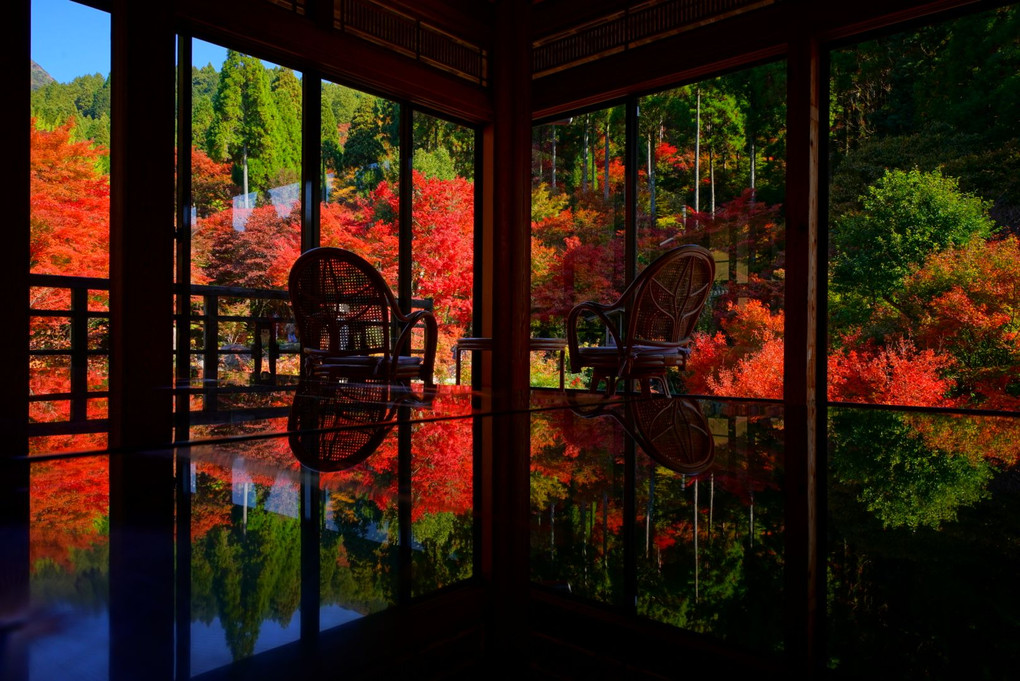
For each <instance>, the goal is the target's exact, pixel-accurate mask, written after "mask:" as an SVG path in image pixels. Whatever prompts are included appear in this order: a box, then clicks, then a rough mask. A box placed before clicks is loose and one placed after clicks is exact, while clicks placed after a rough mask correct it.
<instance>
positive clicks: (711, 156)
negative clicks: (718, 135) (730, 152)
mask: <svg viewBox="0 0 1020 681" xmlns="http://www.w3.org/2000/svg"><path fill="white" fill-rule="evenodd" d="M708 185H709V187H710V188H711V193H710V195H709V204H708V206H709V207H708V212H709V213H710V214H711V215H712V216H713V217H714V216H715V150H714V149H713V147H709V148H708Z"/></svg>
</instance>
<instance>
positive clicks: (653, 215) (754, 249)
mask: <svg viewBox="0 0 1020 681" xmlns="http://www.w3.org/2000/svg"><path fill="white" fill-rule="evenodd" d="M639 113H640V117H639V124H638V135H637V139H638V146H639V149H638V151H639V153H638V159H639V168H638V172H637V181H638V188H637V192H636V197H637V214H638V218H637V223H638V224H637V270H638V271H640V269H641V268H642V267H644V266H645V265H647V264H648V263H650V262H651V261H652V260H654V259H655V258H656V257H658V256H659V255H661V254H662V253H664V252H665V251H666V250H668V249H670V248H673V247H675V246H679V245H681V244H691V243H693V244H700V245H702V246H705V247H706V248H708V249H709V250H710V251H711V252H712V256H713V258H714V259H715V261H716V287H715V291H714V293H713V295H712V297H711V298H710V299H709V302H708V305H707V306H706V308H707V312H706V313H704V314H703V315H702V321H701V323H700V325H699V327H698V330H697V331H696V332H695V337H694V338H695V346H694V349H693V351H692V354H691V358H690V363H689V364H688V370H687V372H686V374H685V376H684V385H685V389H686V390H687V391H688V392H691V393H698V394H709V395H727V396H740V397H761V398H773V399H778V398H780V397H782V394H783V392H782V391H783V325H784V324H783V320H784V315H783V309H784V303H783V301H784V293H783V285H784V278H783V267H784V258H783V253H784V242H785V223H784V217H783V216H784V213H783V202H784V201H785V189H786V182H785V179H786V178H785V172H786V164H785V155H786V154H785V147H786V128H785V125H786V73H785V64H783V63H776V64H769V65H765V66H759V67H756V68H753V69H749V70H745V71H738V72H736V73H733V74H730V75H727V76H721V77H718V78H713V79H711V80H705V81H701V82H698V83H694V84H691V85H685V86H683V87H679V88H675V89H673V90H666V91H663V92H659V93H655V94H652V95H648V96H646V97H642V98H641V99H640V100H639Z"/></svg>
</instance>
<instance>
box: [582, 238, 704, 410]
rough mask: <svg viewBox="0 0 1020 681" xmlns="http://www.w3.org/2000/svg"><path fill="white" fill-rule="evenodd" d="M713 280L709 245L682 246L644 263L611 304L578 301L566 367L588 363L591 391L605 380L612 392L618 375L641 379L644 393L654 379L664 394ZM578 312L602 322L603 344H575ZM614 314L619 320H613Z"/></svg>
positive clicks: (683, 359)
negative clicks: (670, 375)
mask: <svg viewBox="0 0 1020 681" xmlns="http://www.w3.org/2000/svg"><path fill="white" fill-rule="evenodd" d="M714 279H715V261H714V260H713V259H712V254H711V253H709V252H708V250H707V249H705V248H702V247H701V246H695V245H686V246H680V247H678V248H674V249H673V250H671V251H668V252H666V253H664V254H663V255H661V256H660V257H659V258H658V259H656V260H655V262H653V263H651V264H650V265H648V267H646V268H645V269H644V270H643V271H642V272H641V274H639V275H638V277H637V278H636V279H635V280H634V281H633V282H631V284H630V286H628V287H627V290H625V291H624V292H623V295H622V296H620V299H619V300H617V301H616V302H615V303H613V304H612V305H600V304H598V303H595V302H592V301H586V302H583V303H579V304H578V305H576V306H575V307H574V308H573V309H572V310H571V311H570V314H569V315H568V316H567V346H568V348H569V351H570V370H571V371H572V372H574V373H577V372H580V371H581V370H582V369H583V368H584V367H591V368H592V379H591V386H590V388H591V390H593V391H594V390H596V389H597V388H598V385H599V383H601V382H602V381H605V382H606V393H607V394H609V395H613V394H614V393H615V392H616V382H617V380H618V379H633V380H637V381H639V382H640V383H641V391H642V392H643V393H650V392H651V381H652V380H656V379H657V380H659V381H660V382H661V384H662V388H663V391H664V392H667V393H668V392H669V388H668V386H667V384H666V372H667V370H668V369H669V368H670V367H678V368H680V369H682V368H683V367H684V366H685V365H686V363H687V357H688V355H689V354H690V351H691V338H690V335H691V333H692V332H693V331H694V325H695V324H697V322H698V317H700V316H701V311H702V309H703V308H704V307H705V303H706V301H707V300H708V295H709V293H710V292H711V290H712V282H713V281H714ZM582 315H591V316H594V317H595V318H597V319H598V321H599V322H601V326H600V329H601V328H602V327H604V331H605V334H606V335H607V337H608V339H609V340H610V342H609V343H608V344H607V345H600V346H595V347H582V346H581V345H580V344H579V343H578V322H579V320H580V319H581V316H582ZM614 317H621V318H622V319H621V321H620V322H619V323H617V322H616V321H614Z"/></svg>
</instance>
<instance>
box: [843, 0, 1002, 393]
mask: <svg viewBox="0 0 1020 681" xmlns="http://www.w3.org/2000/svg"><path fill="white" fill-rule="evenodd" d="M1018 26H1020V18H1018V11H1017V8H1016V6H1013V7H1004V8H1001V9H997V10H994V11H990V12H984V13H980V14H975V15H973V16H970V17H966V18H963V19H960V20H957V21H953V22H950V23H943V24H938V25H934V26H929V27H926V28H923V29H921V30H919V31H916V32H909V33H900V34H896V35H891V36H888V37H884V38H881V39H878V40H873V41H869V42H865V43H861V44H858V45H855V46H853V47H852V48H850V49H846V50H838V51H835V52H833V53H832V70H831V74H830V77H831V91H832V101H831V104H832V111H831V115H830V125H831V131H830V149H831V168H832V179H831V185H830V192H829V193H830V203H829V223H830V225H831V237H830V253H829V320H828V321H829V397H830V399H833V400H837V401H848V402H867V403H883V404H904V405H917V406H944V407H945V406H955V407H973V408H981V409H1009V410H1016V409H1018V408H1020V370H1018V368H1020V346H1018V345H1017V342H1016V338H1017V334H1018V333H1020V316H1018V315H1017V309H1018V307H1017V306H1018V303H1020V299H1018V293H1017V288H1016V286H1015V285H1013V284H1012V283H1011V282H1013V281H1014V279H1015V273H1016V271H1017V268H1018V265H1020V245H1018V241H1017V225H1018V222H1020V221H1018V215H1020V185H1018V183H1017V180H1016V178H1017V176H1018V170H1020V160H1018V159H1020V152H1018V150H1020V113H1018V111H1020V108H1018V107H1017V106H1016V102H1017V101H1018V100H1017V98H1018V92H1020V87H1018V84H1017V72H1018V68H1020V55H1018V53H1017V48H1016V36H1017V30H1018Z"/></svg>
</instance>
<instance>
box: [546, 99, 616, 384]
mask: <svg viewBox="0 0 1020 681" xmlns="http://www.w3.org/2000/svg"><path fill="white" fill-rule="evenodd" d="M625 133H626V109H625V107H624V106H622V105H621V106H616V107H613V108H610V109H602V110H600V111H594V112H589V113H584V114H580V115H577V116H572V117H570V118H564V119H561V120H557V121H553V122H551V123H547V124H544V125H538V126H535V128H534V130H533V133H532V176H531V307H532V316H531V331H532V336H535V337H562V336H563V335H564V334H565V332H566V329H565V323H566V318H567V315H568V314H569V313H570V309H571V308H572V307H573V306H574V305H576V304H577V303H579V302H581V301H585V300H595V301H598V302H604V303H608V302H611V301H613V300H616V298H618V297H619V295H620V293H621V292H622V291H623V289H624V287H625V281H624V248H623V230H624V210H623V209H624V180H625V178H624V175H625V172H624V156H625V153H624V151H625V145H624V143H625V137H626V134H625ZM587 340H588V342H594V341H595V339H594V338H588V339H587ZM533 361H534V362H535V363H534V364H533V365H532V383H533V384H534V385H542V386H553V385H558V384H559V374H558V368H557V366H558V365H557V364H556V358H554V357H548V358H545V359H544V360H543V359H541V358H539V357H537V356H536V357H535V358H534V360H533ZM573 385H575V386H577V385H580V379H579V378H576V379H575V380H574V382H573Z"/></svg>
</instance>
